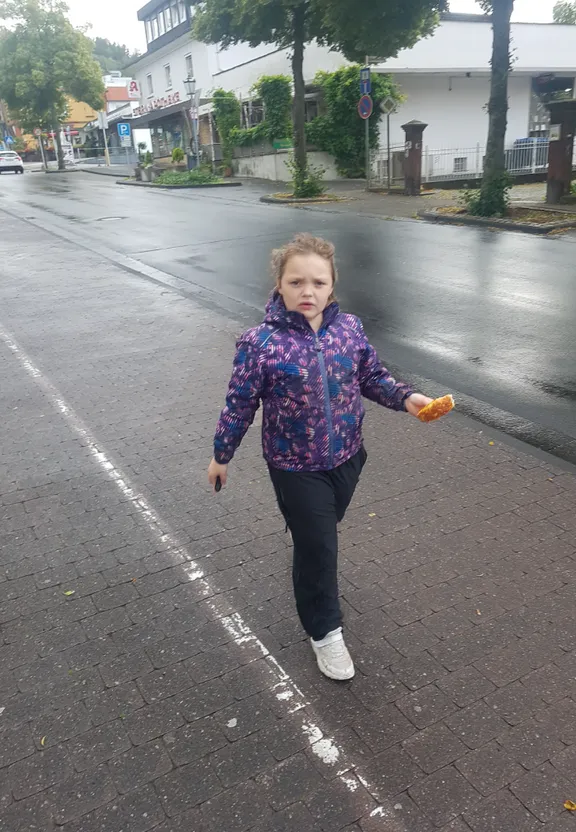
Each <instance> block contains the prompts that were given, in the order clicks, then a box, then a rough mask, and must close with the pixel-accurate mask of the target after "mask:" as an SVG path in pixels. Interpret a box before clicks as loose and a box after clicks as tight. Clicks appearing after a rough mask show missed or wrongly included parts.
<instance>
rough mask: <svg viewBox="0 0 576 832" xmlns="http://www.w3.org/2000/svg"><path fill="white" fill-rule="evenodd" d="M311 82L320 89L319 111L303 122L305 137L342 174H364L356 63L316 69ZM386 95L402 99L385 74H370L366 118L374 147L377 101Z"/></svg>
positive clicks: (376, 145)
mask: <svg viewBox="0 0 576 832" xmlns="http://www.w3.org/2000/svg"><path fill="white" fill-rule="evenodd" d="M314 83H315V84H316V85H317V86H318V87H319V88H320V91H321V101H322V110H323V112H322V114H321V115H319V116H318V117H317V118H315V119H314V120H313V121H311V122H310V124H308V125H307V128H306V132H307V134H308V139H309V140H310V142H311V143H312V144H314V145H316V147H317V148H318V149H319V150H324V151H326V152H327V153H331V154H332V156H334V158H335V159H336V165H337V167H338V172H339V173H340V174H341V175H342V176H348V177H352V178H359V177H362V176H365V174H366V152H365V127H364V122H363V121H362V119H361V118H360V116H359V115H358V110H357V104H358V90H359V89H360V66H359V65H354V66H348V67H343V68H342V69H338V70H337V71H336V72H319V73H318V75H317V76H316V78H315V82H314ZM388 97H390V98H393V99H394V100H395V101H397V102H400V101H401V100H402V96H401V95H400V92H399V90H398V88H397V87H396V86H395V84H394V82H393V81H392V78H391V77H390V76H389V75H379V74H376V73H374V74H373V77H372V99H373V101H374V112H373V114H372V116H371V117H370V145H371V147H372V148H374V149H375V148H377V147H378V143H379V135H380V129H379V123H380V116H381V112H380V104H381V103H382V102H383V101H384V100H385V99H386V98H388Z"/></svg>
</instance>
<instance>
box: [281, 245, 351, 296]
mask: <svg viewBox="0 0 576 832" xmlns="http://www.w3.org/2000/svg"><path fill="white" fill-rule="evenodd" d="M297 254H317V255H318V257H322V259H323V260H326V261H327V262H328V263H330V267H331V269H332V283H333V284H336V281H337V280H338V272H337V270H336V263H335V248H334V245H333V243H330V242H328V240H323V239H322V237H314V236H312V234H296V236H295V237H294V238H293V239H292V240H290V242H289V243H286V245H284V246H282V248H277V249H275V250H274V251H273V252H272V274H273V276H274V279H275V281H276V288H277V289H278V288H280V281H281V280H282V276H283V274H284V271H285V269H286V266H287V264H288V261H289V260H290V258H291V257H294V256H295V255H297ZM334 299H335V297H334V293H332V295H331V296H330V301H332V300H334Z"/></svg>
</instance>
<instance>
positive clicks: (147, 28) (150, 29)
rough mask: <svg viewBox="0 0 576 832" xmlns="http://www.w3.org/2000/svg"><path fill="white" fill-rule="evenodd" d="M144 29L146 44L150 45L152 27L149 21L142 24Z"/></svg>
mask: <svg viewBox="0 0 576 832" xmlns="http://www.w3.org/2000/svg"><path fill="white" fill-rule="evenodd" d="M144 27H145V29H146V43H150V41H151V40H153V38H152V27H151V25H150V21H149V20H146V21H145V22H144Z"/></svg>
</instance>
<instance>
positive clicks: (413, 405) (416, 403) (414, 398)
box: [406, 393, 434, 416]
mask: <svg viewBox="0 0 576 832" xmlns="http://www.w3.org/2000/svg"><path fill="white" fill-rule="evenodd" d="M432 401H434V399H429V398H428V396H423V395H422V393H412V395H411V396H409V397H408V398H407V399H406V410H407V411H408V413H410V415H411V416H418V414H419V413H420V411H421V410H422V408H423V407H426V405H427V404H430V402H432Z"/></svg>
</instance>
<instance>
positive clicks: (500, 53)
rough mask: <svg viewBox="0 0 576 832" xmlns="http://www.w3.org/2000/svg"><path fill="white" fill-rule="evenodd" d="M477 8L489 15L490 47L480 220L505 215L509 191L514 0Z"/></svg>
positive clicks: (483, 1) (487, 0)
mask: <svg viewBox="0 0 576 832" xmlns="http://www.w3.org/2000/svg"><path fill="white" fill-rule="evenodd" d="M480 5H481V6H482V7H483V9H484V10H485V11H486V12H488V13H491V14H492V31H493V43H492V61H491V65H492V72H491V80H490V101H489V103H488V116H489V124H488V142H487V145H486V159H485V162H484V176H483V178H482V187H481V189H480V194H479V197H478V199H475V200H474V209H473V210H474V213H475V214H478V215H479V216H482V217H495V216H503V215H504V214H505V213H506V209H507V196H506V195H507V192H508V189H509V187H510V182H509V178H508V174H507V172H506V154H505V142H506V128H507V126H508V78H509V76H510V69H511V56H510V39H511V38H510V19H511V17H512V12H513V11H514V0H480Z"/></svg>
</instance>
